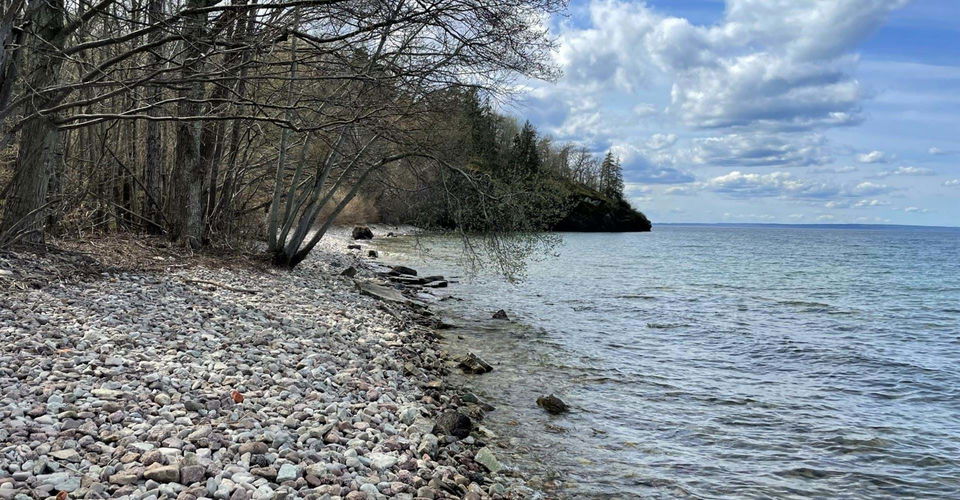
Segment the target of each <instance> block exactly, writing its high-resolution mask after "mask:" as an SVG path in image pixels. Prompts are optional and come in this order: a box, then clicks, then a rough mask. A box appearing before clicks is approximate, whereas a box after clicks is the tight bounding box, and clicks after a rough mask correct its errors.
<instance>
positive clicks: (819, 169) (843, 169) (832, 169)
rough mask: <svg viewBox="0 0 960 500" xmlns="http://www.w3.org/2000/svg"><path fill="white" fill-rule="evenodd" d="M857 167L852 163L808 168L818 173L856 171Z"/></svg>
mask: <svg viewBox="0 0 960 500" xmlns="http://www.w3.org/2000/svg"><path fill="white" fill-rule="evenodd" d="M857 170H858V169H857V167H855V166H853V165H846V166H843V167H813V168H811V169H810V171H811V172H816V173H819V174H846V173H849V172H856V171H857Z"/></svg>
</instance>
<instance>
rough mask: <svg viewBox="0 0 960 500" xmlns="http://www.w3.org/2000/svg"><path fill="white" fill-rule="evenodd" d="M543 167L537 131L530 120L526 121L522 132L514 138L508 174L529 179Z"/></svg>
mask: <svg viewBox="0 0 960 500" xmlns="http://www.w3.org/2000/svg"><path fill="white" fill-rule="evenodd" d="M541 167H542V163H541V160H540V151H539V150H538V148H537V131H536V129H534V128H533V125H531V124H530V122H525V123H524V124H523V128H522V129H520V133H518V134H517V135H516V136H515V137H514V138H513V145H512V147H511V148H510V161H509V163H508V168H509V170H508V171H507V172H506V175H508V176H510V177H512V178H519V179H528V178H530V177H532V176H534V175H536V174H537V173H539V172H540V169H541Z"/></svg>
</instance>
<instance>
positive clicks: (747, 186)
mask: <svg viewBox="0 0 960 500" xmlns="http://www.w3.org/2000/svg"><path fill="white" fill-rule="evenodd" d="M697 190H702V191H712V192H715V193H718V194H722V195H724V196H727V197H730V198H782V199H791V200H807V201H813V200H829V201H828V203H829V202H831V201H832V202H835V203H834V204H832V205H830V206H829V207H828V208H849V207H851V206H856V207H857V208H861V207H863V206H867V205H858V204H853V203H852V202H849V201H846V200H844V198H862V197H866V196H876V195H880V194H886V193H890V192H892V191H894V188H892V187H890V186H887V185H884V184H877V183H873V182H869V181H864V182H860V183H858V184H854V185H845V184H835V183H830V182H819V181H812V180H809V179H802V178H798V177H796V176H794V175H792V174H790V173H788V172H772V173H768V174H758V173H744V172H741V171H739V170H734V171H732V172H730V173H728V174H725V175H720V176H717V177H713V178H711V179H708V180H706V181H704V182H698V183H695V184H692V185H690V186H688V187H686V188H685V189H676V190H672V191H671V190H669V189H668V190H667V191H665V192H666V194H679V195H683V194H691V193H693V192H695V191H697ZM868 203H869V202H868ZM881 203H882V202H879V201H878V202H877V205H879V204H881Z"/></svg>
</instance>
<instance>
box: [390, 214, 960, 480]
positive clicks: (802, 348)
mask: <svg viewBox="0 0 960 500" xmlns="http://www.w3.org/2000/svg"><path fill="white" fill-rule="evenodd" d="M427 244H428V247H430V248H432V250H431V251H430V252H429V253H428V254H427V255H426V256H425V257H424V256H423V255H421V254H416V253H407V252H410V249H411V242H409V241H404V240H401V239H398V240H383V241H381V242H380V243H379V245H380V248H381V249H382V250H384V251H385V252H386V254H385V255H384V260H388V261H396V262H405V263H408V264H412V265H414V267H417V266H419V267H420V268H423V270H425V271H428V272H430V273H431V274H432V273H446V274H460V272H459V271H458V270H457V264H456V251H455V250H454V249H455V248H456V247H455V245H454V243H453V242H452V241H450V240H446V239H444V238H442V237H436V238H432V239H431V238H428V239H427ZM424 259H426V262H424ZM449 293H453V294H455V295H457V296H460V297H462V298H464V299H466V300H464V301H462V302H457V301H447V302H444V304H445V305H444V307H448V308H450V311H449V312H450V313H451V314H453V315H456V316H458V317H462V318H463V319H462V320H460V321H458V323H459V324H462V325H463V327H462V328H459V329H456V330H451V331H450V333H449V334H448V336H449V337H450V338H452V339H456V342H455V343H451V348H452V349H470V350H472V351H474V352H476V353H478V354H479V355H480V356H481V357H483V358H485V359H487V361H489V362H491V363H492V364H493V365H494V366H495V371H494V372H492V373H490V374H487V375H482V376H461V377H460V378H461V380H462V381H463V382H464V383H465V384H466V385H467V386H468V387H470V388H471V389H472V390H473V391H474V392H476V393H477V394H478V395H480V396H481V397H482V398H484V399H485V400H486V401H488V402H490V403H491V404H493V405H494V406H496V407H497V408H498V409H497V410H496V411H494V412H492V413H490V414H489V416H488V420H487V422H486V424H485V425H487V426H488V427H490V428H491V429H492V430H493V431H494V432H496V433H497V434H499V436H500V438H499V439H498V440H494V441H500V442H503V443H504V444H509V445H511V448H509V449H503V450H501V451H500V454H501V455H503V456H504V458H505V459H506V461H507V462H509V463H511V464H512V465H514V466H516V467H519V468H520V469H521V470H523V471H524V473H525V475H527V476H528V477H533V478H536V480H535V481H534V482H535V483H539V482H543V481H547V482H548V485H552V484H558V485H560V487H561V489H560V490H559V491H560V492H561V494H563V495H566V496H569V497H583V496H605V497H633V496H638V495H643V496H655V497H656V496H661V497H677V496H693V497H726V496H746V497H770V496H774V497H784V496H796V497H807V496H821V497H822V496H838V495H839V496H843V497H856V498H860V497H862V498H867V497H878V496H881V497H884V496H937V497H957V496H960V307H958V304H960V231H949V230H944V231H908V230H892V229H888V230H826V229H781V228H709V227H664V228H658V229H657V230H656V231H655V232H653V233H649V234H568V235H565V236H564V244H563V246H562V248H561V249H560V255H559V257H558V258H556V259H552V260H547V261H543V262H537V263H534V264H533V265H532V268H531V269H530V272H529V279H528V280H527V281H526V282H524V283H522V284H520V285H509V284H506V283H504V282H502V281H500V280H498V279H496V278H495V277H492V276H478V277H476V278H474V279H471V280H465V281H464V284H462V285H457V286H455V287H454V288H452V289H450V290H449ZM501 308H503V309H506V310H507V312H508V313H510V315H511V317H512V318H513V320H512V321H511V322H509V323H503V322H497V321H493V320H490V319H489V317H490V314H491V313H492V312H493V311H495V310H497V309H501ZM458 336H460V337H462V339H460V338H458ZM549 392H553V393H556V394H558V395H560V396H561V397H563V398H564V399H565V400H566V401H567V402H568V403H569V404H570V405H571V406H572V407H573V408H574V411H573V412H572V413H570V414H567V415H562V416H556V417H555V416H550V415H547V414H546V413H544V412H543V411H542V410H540V409H539V408H538V407H537V406H536V404H535V400H536V397H537V396H539V395H542V394H544V393H549ZM511 450H512V453H511Z"/></svg>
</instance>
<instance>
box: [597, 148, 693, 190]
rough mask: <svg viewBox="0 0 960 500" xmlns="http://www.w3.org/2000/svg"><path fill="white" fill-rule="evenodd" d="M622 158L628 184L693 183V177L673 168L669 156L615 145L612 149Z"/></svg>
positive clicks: (624, 174)
mask: <svg viewBox="0 0 960 500" xmlns="http://www.w3.org/2000/svg"><path fill="white" fill-rule="evenodd" d="M610 149H611V150H612V151H613V152H614V154H615V155H617V156H618V157H619V158H620V162H621V165H622V166H623V177H624V180H625V181H627V182H634V183H647V184H684V183H688V182H693V181H694V180H695V179H694V177H693V175H692V174H691V173H689V172H686V171H684V170H680V169H677V168H674V167H673V166H671V164H672V157H671V156H670V155H669V154H659V153H658V152H657V151H653V152H651V151H649V150H644V149H640V148H637V147H635V146H632V145H614V146H613V147H612V148H610Z"/></svg>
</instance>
